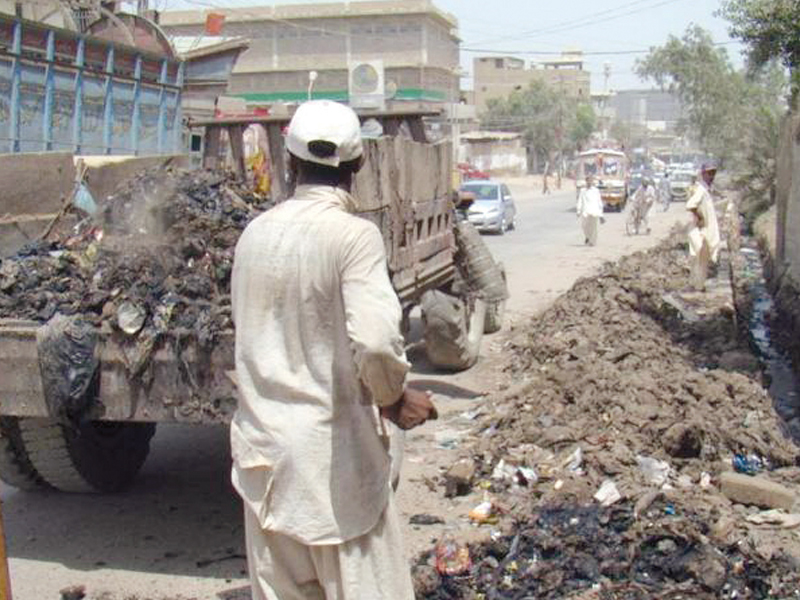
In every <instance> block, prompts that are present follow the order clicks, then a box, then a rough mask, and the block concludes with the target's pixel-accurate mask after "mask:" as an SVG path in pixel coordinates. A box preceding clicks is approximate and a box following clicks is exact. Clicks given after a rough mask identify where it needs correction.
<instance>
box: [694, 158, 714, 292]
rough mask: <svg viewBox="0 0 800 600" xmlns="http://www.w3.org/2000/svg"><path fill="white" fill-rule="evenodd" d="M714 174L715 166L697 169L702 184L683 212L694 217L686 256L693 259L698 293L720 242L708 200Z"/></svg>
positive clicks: (711, 200)
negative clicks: (685, 211) (689, 213)
mask: <svg viewBox="0 0 800 600" xmlns="http://www.w3.org/2000/svg"><path fill="white" fill-rule="evenodd" d="M716 174H717V167H716V165H714V164H712V163H705V164H704V165H703V166H702V167H701V169H700V178H701V180H702V181H700V182H699V183H698V184H697V185H696V186H695V187H694V189H693V191H692V194H691V196H690V197H689V200H688V201H687V202H686V210H688V211H689V212H691V213H692V215H693V216H694V223H693V225H692V228H691V229H690V230H689V254H690V255H691V256H692V284H693V285H694V287H695V288H696V289H698V290H705V287H706V279H707V278H708V264H709V261H710V262H713V263H716V262H717V254H718V253H719V245H720V241H721V240H720V237H719V225H718V224H717V212H716V210H715V209H714V199H713V198H712V197H711V186H712V185H713V183H714V177H715V176H716Z"/></svg>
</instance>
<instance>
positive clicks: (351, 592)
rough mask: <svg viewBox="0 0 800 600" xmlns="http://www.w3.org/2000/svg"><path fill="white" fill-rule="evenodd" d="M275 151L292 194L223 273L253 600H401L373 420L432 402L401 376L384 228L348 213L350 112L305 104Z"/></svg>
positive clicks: (356, 145)
mask: <svg viewBox="0 0 800 600" xmlns="http://www.w3.org/2000/svg"><path fill="white" fill-rule="evenodd" d="M286 146H287V149H288V151H289V155H290V169H291V171H292V173H293V174H294V176H295V181H296V184H297V186H296V189H295V192H294V195H293V197H292V198H290V199H288V200H287V201H285V202H283V203H281V204H279V205H278V206H276V207H275V208H273V209H271V210H269V211H267V212H266V213H264V214H263V215H261V216H259V217H257V218H256V219H255V220H253V222H252V223H250V225H248V227H247V228H246V229H245V231H244V233H243V234H242V236H241V238H240V240H239V243H238V244H237V246H236V254H235V257H234V265H233V275H232V282H231V292H232V305H233V318H234V322H235V325H236V352H235V358H236V373H237V377H238V386H239V395H240V398H239V406H238V409H237V411H236V413H235V414H234V417H233V420H232V423H231V448H232V455H233V469H232V475H231V478H232V481H233V485H234V487H235V488H236V490H237V492H238V493H239V495H240V496H241V497H242V500H243V502H244V512H245V533H246V543H247V560H248V566H249V570H250V581H251V585H252V596H253V600H287V599H288V600H301V599H303V600H306V599H311V600H323V599H324V600H361V599H366V598H369V599H377V600H411V599H412V598H413V597H414V592H413V586H412V582H411V575H410V572H409V567H408V563H407V561H406V558H405V554H404V549H403V544H402V539H401V533H400V523H399V519H398V515H397V513H396V511H395V508H394V501H393V491H392V489H391V486H390V481H389V479H390V458H389V454H388V452H387V447H388V441H387V439H386V437H387V436H386V423H385V421H384V419H388V420H390V421H392V422H394V423H395V424H397V425H398V426H399V427H401V428H402V429H409V428H412V427H416V426H418V425H421V424H422V423H424V422H425V421H426V420H428V419H430V418H435V417H436V409H435V408H434V406H433V404H432V403H431V401H430V397H429V394H428V393H426V392H421V391H417V390H413V389H411V388H408V387H406V385H405V380H406V373H407V371H408V369H409V364H408V362H407V360H406V357H405V353H404V343H403V339H402V337H401V335H400V320H401V308H400V303H399V301H398V299H397V296H396V294H395V292H394V289H393V288H392V286H391V282H390V280H389V274H388V270H387V263H386V254H385V250H384V243H383V239H382V237H381V234H380V232H379V230H378V228H377V227H376V226H375V225H374V224H372V223H370V222H368V221H366V220H364V219H361V218H359V217H357V216H355V215H353V214H351V213H352V211H353V210H354V206H355V203H354V200H353V197H352V196H351V195H350V193H349V191H350V186H351V182H352V178H353V175H354V174H355V173H356V172H357V171H358V169H359V168H360V167H361V164H362V160H363V159H362V152H363V150H362V143H361V137H360V125H359V121H358V117H357V116H356V114H355V113H354V112H353V111H352V110H351V109H350V108H348V107H346V106H344V105H342V104H338V103H335V102H330V101H325V100H319V101H312V102H307V103H305V104H303V105H301V106H300V107H299V108H298V110H297V112H296V113H295V115H294V117H293V118H292V121H291V123H290V124H289V130H288V133H287V138H286Z"/></svg>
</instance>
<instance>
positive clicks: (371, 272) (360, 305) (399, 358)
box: [341, 222, 410, 406]
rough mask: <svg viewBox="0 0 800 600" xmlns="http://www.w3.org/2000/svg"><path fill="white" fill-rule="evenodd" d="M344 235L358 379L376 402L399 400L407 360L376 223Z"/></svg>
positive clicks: (345, 293)
mask: <svg viewBox="0 0 800 600" xmlns="http://www.w3.org/2000/svg"><path fill="white" fill-rule="evenodd" d="M363 225H364V227H359V230H360V231H358V232H357V234H356V235H353V236H348V239H349V241H348V244H347V246H346V248H345V252H344V256H343V260H342V264H341V268H342V294H343V299H344V308H345V316H346V319H347V335H348V337H349V338H350V345H351V348H352V349H353V359H354V360H355V363H356V367H357V370H358V375H359V378H360V379H361V382H362V383H363V385H364V387H365V388H366V389H367V390H368V391H369V392H370V395H371V397H372V401H373V402H374V403H375V404H377V405H378V406H389V405H391V404H394V403H395V402H396V401H397V400H399V399H400V396H401V394H402V393H403V388H404V385H405V378H406V373H408V370H409V367H410V365H409V363H408V361H407V360H406V357H405V350H404V343H403V337H402V336H401V335H400V320H401V318H402V309H401V308H400V302H399V300H398V299H397V294H396V293H395V291H394V288H393V287H392V284H391V282H390V280H389V273H388V269H387V265H386V251H385V249H384V246H383V238H381V235H380V233H379V232H378V229H377V227H375V226H374V225H372V224H371V223H367V222H364V223H363Z"/></svg>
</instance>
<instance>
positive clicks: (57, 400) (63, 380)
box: [36, 314, 100, 421]
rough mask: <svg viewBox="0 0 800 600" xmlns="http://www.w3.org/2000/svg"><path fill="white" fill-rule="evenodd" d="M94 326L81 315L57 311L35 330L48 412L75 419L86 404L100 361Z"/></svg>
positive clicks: (56, 415) (90, 398) (89, 399)
mask: <svg viewBox="0 0 800 600" xmlns="http://www.w3.org/2000/svg"><path fill="white" fill-rule="evenodd" d="M97 337H98V336H97V328H96V327H95V326H94V325H93V324H92V323H91V322H89V321H87V320H86V319H84V318H83V317H81V316H71V317H67V316H64V315H62V314H56V315H55V316H53V318H51V319H50V320H49V321H48V322H47V323H46V324H45V325H42V326H41V327H40V328H39V329H38V330H37V332H36V349H37V352H38V355H39V372H40V374H41V377H42V388H43V390H44V399H45V403H46V404H47V410H48V412H49V414H50V415H51V416H53V417H56V418H58V419H60V420H62V421H70V420H72V421H74V420H76V419H77V418H78V417H80V415H81V414H83V412H84V411H85V410H86V409H87V408H88V407H89V405H90V404H91V401H92V399H93V396H92V394H91V388H92V386H93V384H94V383H96V376H97V374H98V365H99V363H100V361H99V359H98V357H97V354H96V352H95V348H96V346H97Z"/></svg>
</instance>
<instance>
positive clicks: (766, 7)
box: [720, 0, 800, 97]
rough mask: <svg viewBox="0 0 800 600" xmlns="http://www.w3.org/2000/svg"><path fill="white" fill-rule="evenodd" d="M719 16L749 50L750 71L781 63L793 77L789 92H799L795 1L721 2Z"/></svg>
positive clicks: (799, 7)
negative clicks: (727, 22)
mask: <svg viewBox="0 0 800 600" xmlns="http://www.w3.org/2000/svg"><path fill="white" fill-rule="evenodd" d="M720 14H721V15H722V16H724V17H725V18H727V19H728V20H729V21H730V22H731V28H730V33H731V35H732V36H733V37H736V38H739V39H740V40H742V41H743V42H745V43H746V44H747V46H748V57H749V60H750V64H751V66H752V67H755V68H760V67H763V66H764V65H766V64H767V63H769V62H770V61H773V60H777V61H780V62H781V63H782V64H783V65H784V66H785V67H787V68H788V69H789V70H790V71H791V73H792V92H793V95H794V96H795V97H796V96H797V94H798V93H799V92H800V2H798V1H797V0H724V1H723V3H722V8H721V10H720Z"/></svg>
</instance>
